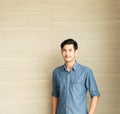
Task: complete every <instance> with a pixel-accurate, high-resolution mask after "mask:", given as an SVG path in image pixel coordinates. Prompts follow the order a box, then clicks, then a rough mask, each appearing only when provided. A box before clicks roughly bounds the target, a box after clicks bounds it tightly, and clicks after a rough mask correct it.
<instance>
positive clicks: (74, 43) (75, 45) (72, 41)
mask: <svg viewBox="0 0 120 114" xmlns="http://www.w3.org/2000/svg"><path fill="white" fill-rule="evenodd" d="M66 44H73V47H74V49H75V50H77V49H78V44H77V42H76V41H75V40H74V39H71V38H69V39H67V40H64V41H63V42H62V43H61V45H60V47H61V49H63V47H64V46H65V45H66Z"/></svg>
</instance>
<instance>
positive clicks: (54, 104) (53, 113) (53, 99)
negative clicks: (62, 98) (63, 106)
mask: <svg viewBox="0 0 120 114" xmlns="http://www.w3.org/2000/svg"><path fill="white" fill-rule="evenodd" d="M57 104H58V97H55V96H52V114H56V109H57Z"/></svg>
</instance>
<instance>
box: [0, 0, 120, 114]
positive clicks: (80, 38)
mask: <svg viewBox="0 0 120 114" xmlns="http://www.w3.org/2000/svg"><path fill="white" fill-rule="evenodd" d="M119 31H120V1H119V0H114V1H113V0H102V1H96V0H87V1H83V0H17V1H16V0H0V114H49V113H50V112H51V77H52V71H53V69H54V68H55V67H56V66H59V65H61V64H63V60H62V57H61V55H60V47H59V46H60V43H61V42H62V41H63V40H64V39H67V38H70V37H71V38H74V39H76V40H77V42H78V44H79V53H78V56H77V60H78V61H79V62H80V63H81V64H84V65H86V66H89V67H91V68H92V69H93V72H94V74H95V78H96V81H97V83H98V87H99V90H100V92H101V97H100V100H99V105H98V107H97V110H96V114H113V113H115V114H118V113H120V99H119V95H120V89H119V87H120V70H119V69H120V33H119ZM87 100H88V106H89V103H90V98H89V96H88V97H87Z"/></svg>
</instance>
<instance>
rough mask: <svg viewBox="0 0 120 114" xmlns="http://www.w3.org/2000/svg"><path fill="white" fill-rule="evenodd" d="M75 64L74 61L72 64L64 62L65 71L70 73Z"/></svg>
mask: <svg viewBox="0 0 120 114" xmlns="http://www.w3.org/2000/svg"><path fill="white" fill-rule="evenodd" d="M75 62H76V61H75V60H74V61H72V62H65V65H66V68H67V70H68V71H69V72H70V71H71V69H72V68H73V66H74V64H75Z"/></svg>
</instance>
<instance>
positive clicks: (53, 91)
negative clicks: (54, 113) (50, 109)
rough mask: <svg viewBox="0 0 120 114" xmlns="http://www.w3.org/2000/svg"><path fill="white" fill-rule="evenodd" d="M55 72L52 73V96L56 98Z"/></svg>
mask: <svg viewBox="0 0 120 114" xmlns="http://www.w3.org/2000/svg"><path fill="white" fill-rule="evenodd" d="M56 74H57V73H56V71H55V70H54V71H53V75H52V96H55V97H58V94H59V92H58V86H57V80H56V78H57V75H56Z"/></svg>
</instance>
